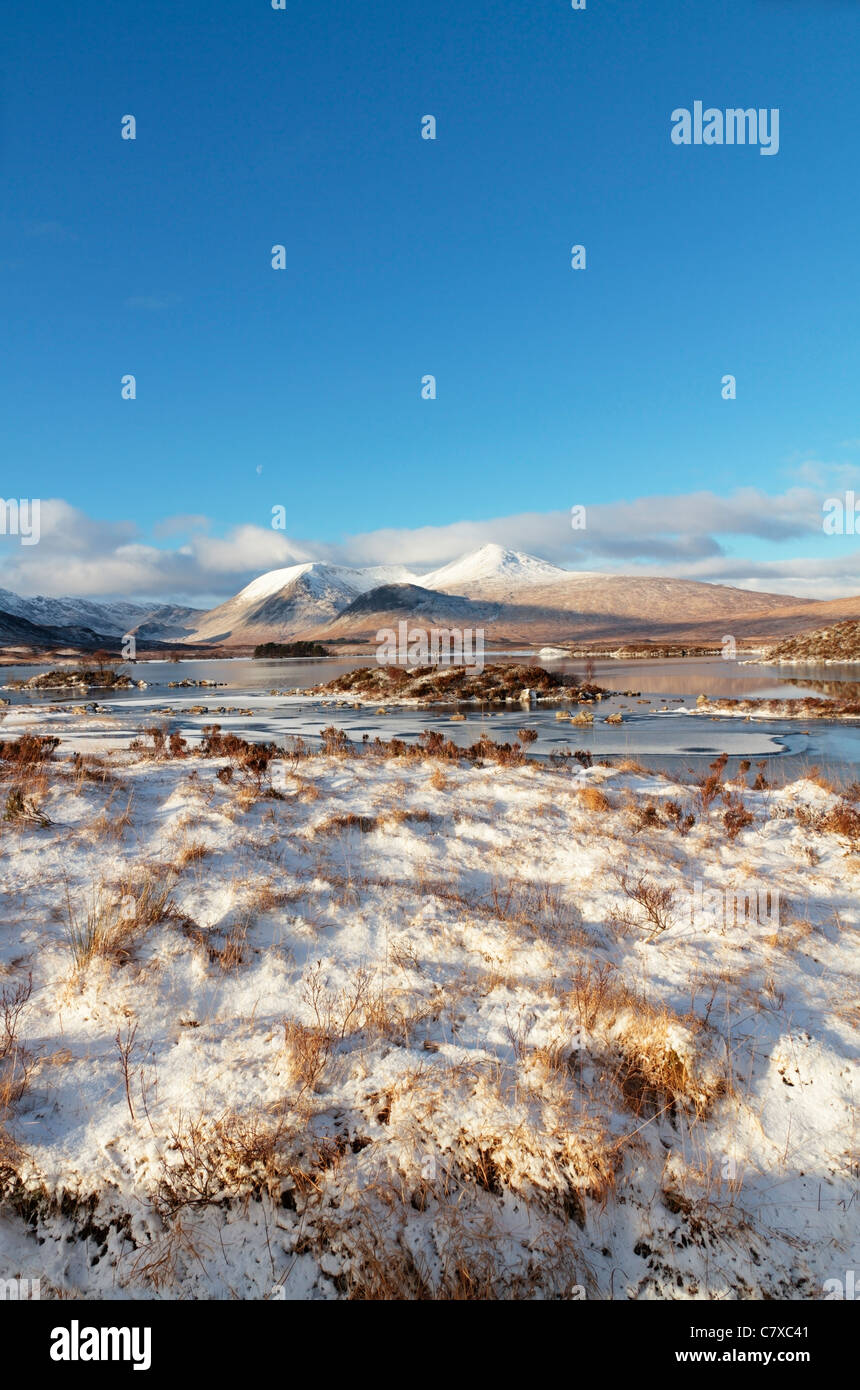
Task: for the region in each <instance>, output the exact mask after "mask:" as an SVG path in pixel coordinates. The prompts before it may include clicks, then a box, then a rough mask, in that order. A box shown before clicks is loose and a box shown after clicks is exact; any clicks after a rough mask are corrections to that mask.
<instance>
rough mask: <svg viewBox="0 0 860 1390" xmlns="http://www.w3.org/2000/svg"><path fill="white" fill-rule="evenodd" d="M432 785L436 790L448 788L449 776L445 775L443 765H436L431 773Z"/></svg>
mask: <svg viewBox="0 0 860 1390" xmlns="http://www.w3.org/2000/svg"><path fill="white" fill-rule="evenodd" d="M430 786H431V787H432V788H433V790H434V792H444V791H447V788H448V778H447V777H446V776H445V774H444V772H443V771H442V769H441V767H434V769H433V771H432V772H431V774H430Z"/></svg>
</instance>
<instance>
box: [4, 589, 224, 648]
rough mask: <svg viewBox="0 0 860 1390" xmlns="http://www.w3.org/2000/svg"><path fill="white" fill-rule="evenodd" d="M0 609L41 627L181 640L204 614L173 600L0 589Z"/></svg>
mask: <svg viewBox="0 0 860 1390" xmlns="http://www.w3.org/2000/svg"><path fill="white" fill-rule="evenodd" d="M0 611H2V612H4V613H11V614H12V615H13V616H14V617H16V618H24V619H26V621H27V622H30V623H36V624H38V625H39V626H41V627H85V628H91V629H92V630H93V631H94V632H97V633H102V634H103V635H105V636H108V637H123V636H125V634H126V633H129V632H134V633H136V634H137V635H138V637H139V638H143V639H148V640H150V641H162V642H169V641H182V640H183V639H184V637H185V635H186V634H187V633H188V632H190V631H191V630H192V628H193V627H194V624H195V623H196V622H197V621H199V619H200V618H201V617H202V616H203V614H204V612H205V610H204V609H201V608H185V607H182V606H181V605H179V604H175V603H155V604H142V603H126V602H124V601H119V602H115V603H98V602H96V601H95V600H93V599H86V598H45V597H43V596H42V595H36V596H34V597H32V598H24V597H22V596H21V595H20V594H13V593H12V592H11V590H9V589H0Z"/></svg>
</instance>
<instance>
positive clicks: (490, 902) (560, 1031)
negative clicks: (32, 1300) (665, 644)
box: [0, 729, 860, 1299]
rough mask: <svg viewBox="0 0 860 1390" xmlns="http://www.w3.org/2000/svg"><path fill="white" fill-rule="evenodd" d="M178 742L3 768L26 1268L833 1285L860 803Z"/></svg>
mask: <svg viewBox="0 0 860 1390" xmlns="http://www.w3.org/2000/svg"><path fill="white" fill-rule="evenodd" d="M2 732H3V731H2V729H0V733H2ZM157 751H158V750H157V749H155V748H150V749H149V752H148V754H147V753H143V752H140V751H138V752H131V751H126V752H124V753H111V754H104V755H102V756H93V755H83V756H81V755H78V756H77V758H76V759H75V760H74V761H73V760H72V759H71V758H70V757H69V755H68V754H67V753H66V752H65V750H64V748H63V746H62V744H61V745H60V747H59V748H57V749H55V750H54V751H53V752H52V751H51V750H50V749H41V750H40V749H38V748H36V749H35V750H33V749H31V750H30V753H29V754H28V755H27V756H23V755H20V754H19V753H16V750H15V748H14V747H13V746H12V745H11V744H9V743H7V745H6V746H5V752H4V755H3V756H4V758H5V761H0V798H2V803H3V805H4V806H5V807H6V814H7V816H8V817H10V818H9V819H7V820H6V821H4V822H3V824H2V828H0V993H2V1000H3V1009H2V1012H0V1200H2V1205H0V1272H2V1274H3V1277H5V1278H12V1277H22V1278H39V1279H40V1280H41V1289H42V1296H43V1297H49V1296H52V1295H63V1296H72V1297H81V1296H107V1297H149V1296H154V1297H167V1298H175V1297H195V1298H199V1297H233V1296H235V1297H240V1298H273V1297H274V1298H279V1297H283V1296H286V1297H288V1298H340V1297H383V1298H384V1297H395V1298H396V1297H406V1298H420V1297H440V1298H450V1297H476V1298H496V1297H499V1298H528V1297H554V1298H557V1297H562V1298H570V1297H574V1298H580V1297H584V1298H589V1299H592V1298H598V1299H609V1298H615V1299H630V1298H639V1299H648V1298H673V1299H705V1298H741V1299H744V1298H762V1297H767V1298H778V1299H809V1298H812V1299H818V1298H823V1297H825V1293H826V1291H825V1283H826V1281H828V1280H843V1279H844V1278H845V1275H846V1271H848V1270H850V1269H852V1268H854V1269H856V1268H858V1263H857V1262H858V1259H860V1250H858V1242H857V1229H858V1216H857V1200H856V1140H857V1132H858V1126H857V1116H856V1100H857V1095H856V1079H857V1071H856V1066H855V1062H854V1059H855V1058H856V1054H857V1035H856V1024H857V980H856V965H857V922H858V912H857V907H856V903H857V890H858V886H860V843H858V837H860V815H858V813H857V811H856V809H855V807H854V802H853V801H852V800H850V796H849V799H845V798H843V797H840V796H839V795H838V794H837V793H836V792H834V791H832V790H830V789H829V788H827V786H826V785H822V784H819V783H818V782H816V781H813V780H805V781H802V782H797V783H795V784H793V785H791V786H789V787H787V788H785V789H783V790H781V791H778V792H777V791H772V790H769V789H768V788H767V787H766V786H760V787H759V789H758V790H751V789H749V788H747V787H745V786H741V785H740V784H738V783H734V784H730V785H729V784H724V783H723V782H722V780H721V775H722V774H721V771H720V770H719V769H718V770H717V771H716V772H715V773H714V774H712V776H711V779H710V781H709V782H706V783H705V784H704V785H703V786H699V787H690V786H682V785H678V784H675V783H673V782H672V781H670V780H667V779H665V778H663V777H658V776H656V775H652V774H649V773H646V772H644V771H642V770H637V769H636V768H635V767H631V766H628V767H626V768H625V767H624V766H623V765H622V767H620V768H619V767H616V768H609V767H603V766H594V767H590V768H582V767H580V766H578V765H577V764H576V763H574V764H572V767H567V768H564V769H554V768H549V767H546V766H543V765H537V764H533V763H528V762H525V763H522V762H520V763H517V761H516V759H514V761H513V764H508V765H506V764H505V763H504V762H503V763H501V764H500V763H499V762H497V761H491V760H486V761H484V760H481V761H480V763H479V764H477V765H476V764H475V763H469V762H467V761H464V760H460V761H456V760H454V758H453V756H450V755H449V756H448V757H447V758H446V757H445V756H443V755H441V754H440V753H439V751H438V749H437V750H436V756H429V755H428V754H427V753H426V752H425V753H421V754H417V753H416V754H412V755H405V756H400V757H396V758H392V757H385V756H382V755H381V754H377V755H376V756H364V757H354V756H345V755H343V754H342V753H339V752H338V750H337V746H336V742H334V743H330V751H329V752H319V753H315V754H313V755H311V756H304V757H297V758H295V759H293V760H290V761H287V762H284V761H280V760H277V761H276V760H273V761H271V762H270V763H268V764H267V765H266V766H262V767H261V765H260V763H259V761H258V762H257V763H256V764H254V763H253V762H252V761H249V759H248V758H247V757H243V755H242V754H241V752H239V753H236V752H235V750H234V751H233V752H232V753H231V752H230V751H229V750H228V751H227V752H226V754H225V755H224V756H219V755H218V753H217V746H216V748H215V750H214V751H212V750H210V752H211V756H209V757H204V756H200V755H199V754H198V753H197V752H195V753H194V755H193V756H179V757H175V758H171V757H169V756H158V757H155V756H151V754H153V753H155V752H157ZM180 751H181V750H180ZM161 752H162V754H166V753H167V750H166V749H164V750H161ZM264 761H265V760H264ZM759 780H760V782H761V779H759ZM4 1017H5V1022H4ZM852 1163H853V1164H854V1167H853V1168H852Z"/></svg>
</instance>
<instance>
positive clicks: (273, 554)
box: [0, 487, 860, 606]
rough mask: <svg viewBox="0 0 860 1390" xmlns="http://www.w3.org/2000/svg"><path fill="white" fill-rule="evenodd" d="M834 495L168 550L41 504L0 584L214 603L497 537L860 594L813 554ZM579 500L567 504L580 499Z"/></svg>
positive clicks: (622, 506) (679, 573) (583, 563)
mask: <svg viewBox="0 0 860 1390" xmlns="http://www.w3.org/2000/svg"><path fill="white" fill-rule="evenodd" d="M831 490H832V489H831ZM858 491H860V489H858ZM827 495H828V492H827V490H823V491H822V490H816V489H815V488H814V487H792V488H789V489H788V490H787V491H785V492H783V493H781V494H778V495H769V494H767V493H764V492H762V491H761V490H759V489H756V488H743V489H739V490H738V491H736V492H735V493H733V494H732V495H731V496H730V497H720V496H718V495H717V494H715V493H712V492H704V491H701V492H695V493H687V494H683V495H680V496H674V497H673V496H661V497H640V498H635V499H631V500H629V501H621V502H612V503H604V504H600V505H596V506H590V507H588V509H587V522H588V524H587V528H586V529H585V530H584V531H572V530H571V527H570V513H569V510H559V511H555V512H523V513H520V514H518V515H515V516H506V517H492V518H489V519H487V520H480V521H456V522H452V523H450V524H449V525H446V526H422V527H413V528H405V527H404V528H386V529H381V530H378V531H368V532H362V533H358V534H355V535H352V536H347V537H344V538H343V539H342V540H341V541H340V542H338V543H331V542H316V541H311V540H299V539H296V538H292V537H288V536H285V535H284V533H283V532H282V531H275V530H272V529H270V528H268V527H261V526H254V525H238V526H235V527H234V528H233V529H232V530H231V531H229V532H228V533H227V534H226V535H223V536H218V535H215V534H213V531H214V529H215V528H214V526H213V525H212V524H211V523H210V522H208V521H207V519H206V518H205V517H202V516H175V517H165V518H164V519H162V520H161V521H160V522H159V523H158V524H157V525H156V526H154V527H153V528H152V536H153V537H154V538H155V539H157V540H161V541H162V542H165V543H164V544H160V545H156V544H153V543H152V541H151V540H149V539H148V538H146V537H144V536H142V535H141V534H140V531H139V529H138V527H137V526H136V524H135V523H134V522H131V521H120V522H106V521H100V520H97V519H94V518H91V517H88V516H86V515H85V514H84V513H83V512H81V511H80V510H78V509H77V508H75V507H73V506H71V505H70V504H69V503H68V502H65V501H62V500H59V499H51V500H46V501H43V502H42V525H41V540H40V542H39V544H38V545H34V546H22V545H21V544H20V543H19V542H18V540H17V538H16V537H13V536H2V537H0V586H2V587H4V588H8V589H13V590H15V591H16V592H18V593H22V594H36V593H41V594H49V595H66V594H71V595H80V596H87V597H92V598H98V597H104V598H107V597H125V598H134V599H141V600H146V599H158V598H161V599H175V600H177V601H185V602H191V603H198V604H203V605H205V606H209V605H211V604H212V603H214V602H216V601H218V600H220V599H223V598H226V597H229V596H230V595H231V594H233V593H235V592H236V590H237V589H239V588H241V587H242V586H243V585H244V584H246V583H247V582H248V581H249V580H250V579H252V578H254V577H255V576H256V575H258V574H261V573H263V572H264V571H265V570H269V569H276V568H281V567H283V566H287V565H292V564H298V563H301V562H304V561H307V560H314V559H316V560H325V561H329V562H331V563H338V564H347V565H368V564H379V563H401V564H405V565H408V566H410V567H411V568H413V569H415V570H417V571H419V572H421V571H423V570H429V569H431V568H434V567H436V566H438V565H442V564H445V563H447V562H448V561H450V560H453V559H456V558H457V557H458V556H460V555H462V554H463V553H464V552H466V551H469V550H473V549H476V548H477V547H478V546H481V545H484V544H486V543H487V542H488V541H495V542H498V543H499V544H500V545H504V546H508V547H510V548H511V549H517V550H525V551H529V552H531V553H533V554H536V555H540V556H542V557H543V558H545V559H548V560H552V561H555V563H557V564H561V565H565V566H567V567H569V568H571V569H592V570H605V571H607V572H609V573H624V572H625V571H626V572H636V573H637V574H642V573H652V574H663V575H666V576H668V577H680V578H687V579H699V580H709V581H711V582H716V583H725V584H734V585H737V586H739V587H741V588H749V589H759V590H764V589H773V590H775V591H777V592H784V593H794V594H797V595H798V596H800V597H803V596H808V597H836V596H839V595H843V594H852V593H860V560H858V557H857V555H856V554H854V553H848V551H847V544H848V545H850V544H852V543H853V542H851V540H850V539H849V541H848V542H847V544H846V542H845V541H843V542H841V543H840V541H839V539H838V538H830V539H829V540H828V542H827V547H826V549H827V554H826V557H825V558H824V559H822V558H821V557H820V554H819V555H816V554H808V553H804V551H809V550H814V551H816V552H822V545H823V542H824V538H823V532H822V503H823V500H824V498H825V497H826V496H827ZM576 501H577V499H576V498H575V497H574V498H571V504H575V503H576ZM170 541H173V544H172V545H171V544H169V543H168V542H170ZM751 541H757V542H759V545H758V546H757V547H756V549H757V550H758V551H759V552H760V551H761V544H760V543H761V542H767V543H768V544H770V545H773V546H774V547H776V548H778V552H779V553H778V554H777V555H776V556H775V557H774V558H770V559H767V560H762V559H760V558H757V559H755V560H751V559H749V558H747V557H746V556H745V555H744V554H743V553H742V552H743V550H744V549H747V548H749V544H750V542H751ZM822 553H823V552H822Z"/></svg>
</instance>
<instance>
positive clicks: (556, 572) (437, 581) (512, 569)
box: [421, 542, 568, 590]
mask: <svg viewBox="0 0 860 1390" xmlns="http://www.w3.org/2000/svg"><path fill="white" fill-rule="evenodd" d="M567 574H568V571H567V570H563V569H561V568H560V566H558V565H551V564H550V563H549V561H548V560H541V559H539V558H538V557H537V556H536V555H527V554H525V553H524V551H522V550H506V549H505V547H504V546H501V545H496V544H494V543H492V542H491V543H489V544H487V545H482V546H481V547H480V549H479V550H473V551H470V552H469V553H468V554H467V555H462V556H461V557H460V559H459V560H454V561H452V563H451V564H449V565H444V566H443V567H442V568H441V569H438V570H433V571H432V572H431V573H430V574H425V575H424V577H423V579H422V580H421V583H422V584H423V585H424V586H425V588H427V589H447V590H450V589H453V588H456V587H457V586H458V585H464V584H476V583H484V582H486V581H488V580H489V581H492V580H501V581H508V582H512V583H519V584H548V583H550V582H551V581H552V580H553V579H562V578H565V577H566V576H567Z"/></svg>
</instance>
